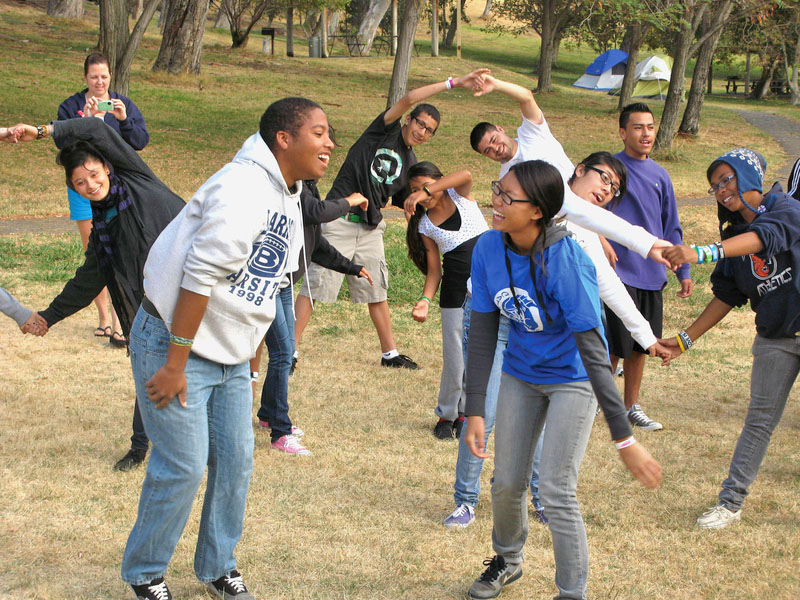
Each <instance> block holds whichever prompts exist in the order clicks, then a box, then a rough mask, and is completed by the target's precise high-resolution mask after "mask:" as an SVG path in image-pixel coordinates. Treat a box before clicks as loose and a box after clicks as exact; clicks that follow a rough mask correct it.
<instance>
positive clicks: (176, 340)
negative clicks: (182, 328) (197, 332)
mask: <svg viewBox="0 0 800 600" xmlns="http://www.w3.org/2000/svg"><path fill="white" fill-rule="evenodd" d="M169 343H170V344H175V345H176V346H183V347H188V346H191V345H192V344H194V340H193V339H191V340H190V339H189V338H185V337H181V336H179V335H173V334H171V333H170V334H169Z"/></svg>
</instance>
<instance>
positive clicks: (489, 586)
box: [467, 555, 522, 600]
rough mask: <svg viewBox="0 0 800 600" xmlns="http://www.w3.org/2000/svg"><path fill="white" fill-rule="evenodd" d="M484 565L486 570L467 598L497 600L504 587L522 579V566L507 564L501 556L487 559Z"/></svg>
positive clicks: (476, 581)
mask: <svg viewBox="0 0 800 600" xmlns="http://www.w3.org/2000/svg"><path fill="white" fill-rule="evenodd" d="M483 564H485V565H487V567H486V570H485V571H484V572H483V574H482V575H481V576H480V577H478V579H477V580H475V583H473V584H472V586H471V587H470V588H469V592H468V593H467V596H469V597H470V598H473V599H474V600H485V599H486V598H497V597H498V596H499V595H500V592H501V591H503V587H504V586H506V585H508V584H509V583H513V582H514V581H516V580H517V579H519V578H520V577H522V565H509V564H506V561H505V559H504V558H503V557H502V556H500V555H497V556H495V557H494V558H493V559H491V560H489V559H486V560H485V561H483Z"/></svg>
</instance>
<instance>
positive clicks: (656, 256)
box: [647, 240, 678, 271]
mask: <svg viewBox="0 0 800 600" xmlns="http://www.w3.org/2000/svg"><path fill="white" fill-rule="evenodd" d="M666 248H672V243H671V242H668V241H667V240H656V241H655V242H654V243H653V246H652V248H650V252H648V253H647V258H650V259H652V260H654V261H656V262H657V263H660V264H662V265H664V266H666V267H667V268H669V269H671V270H673V271H674V270H675V269H677V268H678V267H677V266H672V265H671V264H670V262H669V261H668V260H667V259H666V258H664V252H665V251H666V250H665V249H666Z"/></svg>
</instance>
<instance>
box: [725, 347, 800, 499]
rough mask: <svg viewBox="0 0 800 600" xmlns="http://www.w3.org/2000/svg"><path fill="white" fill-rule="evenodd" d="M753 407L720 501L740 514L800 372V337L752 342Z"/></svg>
mask: <svg viewBox="0 0 800 600" xmlns="http://www.w3.org/2000/svg"><path fill="white" fill-rule="evenodd" d="M752 352H753V372H752V375H751V376H750V406H749V408H748V409H747V417H746V418H745V421H744V427H743V428H742V433H741V434H739V441H738V442H737V443H736V450H734V452H733V459H732V460H731V467H730V471H729V472H728V478H727V479H726V480H725V481H723V482H722V491H721V492H720V494H719V500H720V502H721V503H722V504H723V505H724V506H725V507H727V508H728V509H729V510H732V511H737V510H739V509H741V508H742V503H744V499H745V498H746V497H747V493H748V492H747V489H748V488H749V487H750V484H752V483H753V481H754V480H755V478H756V475H758V469H759V468H760V467H761V462H762V461H763V460H764V456H765V455H766V454H767V448H768V447H769V441H770V438H771V437H772V432H773V431H775V427H777V426H778V423H779V422H780V420H781V416H782V415H783V409H784V408H785V407H786V400H787V399H788V397H789V392H790V391H791V390H792V385H793V384H794V381H795V379H796V378H797V373H798V370H800V337H795V338H775V339H770V338H765V337H763V336H760V335H756V339H755V341H754V342H753V350H752Z"/></svg>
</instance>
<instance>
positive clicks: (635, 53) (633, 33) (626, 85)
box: [617, 23, 650, 112]
mask: <svg viewBox="0 0 800 600" xmlns="http://www.w3.org/2000/svg"><path fill="white" fill-rule="evenodd" d="M649 28H650V26H649V25H648V24H642V23H634V24H633V25H628V27H626V28H625V37H624V38H623V40H622V47H623V48H625V52H627V53H628V62H627V64H626V65H625V76H624V77H623V78H622V88H621V89H620V91H619V102H618V103H617V109H618V110H619V111H620V112H622V109H623V108H625V107H626V106H627V105H628V104H630V101H631V96H633V84H634V83H635V82H634V80H633V79H634V76H635V73H636V62H637V61H638V60H639V48H640V47H641V45H642V40H643V39H644V37H645V36H646V35H647V31H648V29H649Z"/></svg>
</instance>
